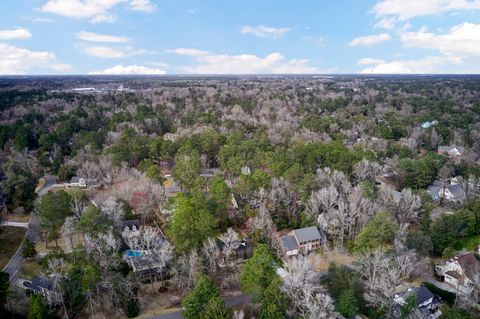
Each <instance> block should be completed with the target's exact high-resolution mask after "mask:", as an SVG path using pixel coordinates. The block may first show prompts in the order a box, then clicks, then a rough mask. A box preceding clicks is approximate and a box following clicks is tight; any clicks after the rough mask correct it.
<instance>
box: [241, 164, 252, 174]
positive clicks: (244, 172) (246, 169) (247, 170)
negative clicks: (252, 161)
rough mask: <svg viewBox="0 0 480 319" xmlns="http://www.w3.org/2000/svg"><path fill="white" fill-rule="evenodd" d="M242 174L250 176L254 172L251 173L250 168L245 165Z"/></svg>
mask: <svg viewBox="0 0 480 319" xmlns="http://www.w3.org/2000/svg"><path fill="white" fill-rule="evenodd" d="M241 173H242V174H243V175H250V174H251V173H252V172H251V170H250V167H248V166H246V165H245V166H243V167H242V169H241Z"/></svg>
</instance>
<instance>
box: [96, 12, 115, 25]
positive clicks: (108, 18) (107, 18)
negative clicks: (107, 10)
mask: <svg viewBox="0 0 480 319" xmlns="http://www.w3.org/2000/svg"><path fill="white" fill-rule="evenodd" d="M116 21H117V17H116V16H114V15H113V14H100V15H98V16H96V17H95V18H93V19H91V20H90V22H91V23H92V24H97V23H114V22H116Z"/></svg>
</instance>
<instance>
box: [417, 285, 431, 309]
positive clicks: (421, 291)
mask: <svg viewBox="0 0 480 319" xmlns="http://www.w3.org/2000/svg"><path fill="white" fill-rule="evenodd" d="M415 294H416V295H417V304H418V305H420V304H422V303H424V302H425V301H427V300H428V299H430V298H433V297H435V296H434V295H433V293H432V292H431V291H430V290H428V288H427V287H425V286H420V287H418V288H415Z"/></svg>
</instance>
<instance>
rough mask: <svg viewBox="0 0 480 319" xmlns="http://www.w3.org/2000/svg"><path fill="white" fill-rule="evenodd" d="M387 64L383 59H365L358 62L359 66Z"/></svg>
mask: <svg viewBox="0 0 480 319" xmlns="http://www.w3.org/2000/svg"><path fill="white" fill-rule="evenodd" d="M382 63H385V61H384V60H381V59H372V58H363V59H360V60H358V61H357V64H358V65H376V64H382Z"/></svg>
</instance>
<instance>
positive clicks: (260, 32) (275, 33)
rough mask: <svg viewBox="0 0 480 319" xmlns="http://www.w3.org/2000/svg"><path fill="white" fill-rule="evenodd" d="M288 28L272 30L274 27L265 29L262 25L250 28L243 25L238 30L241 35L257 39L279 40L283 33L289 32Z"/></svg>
mask: <svg viewBox="0 0 480 319" xmlns="http://www.w3.org/2000/svg"><path fill="white" fill-rule="evenodd" d="M291 30H292V29H290V28H274V27H267V26H264V25H257V26H250V25H245V26H243V27H242V28H241V29H240V32H241V33H243V34H253V35H256V36H257V37H261V38H267V37H268V38H274V39H277V38H281V37H283V36H284V35H285V33H287V32H289V31H291Z"/></svg>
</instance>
